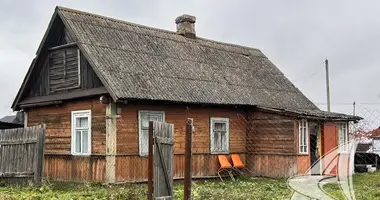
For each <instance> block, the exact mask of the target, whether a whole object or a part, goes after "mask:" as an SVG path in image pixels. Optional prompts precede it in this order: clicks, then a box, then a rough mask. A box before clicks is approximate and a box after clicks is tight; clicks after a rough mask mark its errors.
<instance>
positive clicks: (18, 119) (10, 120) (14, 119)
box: [0, 112, 24, 129]
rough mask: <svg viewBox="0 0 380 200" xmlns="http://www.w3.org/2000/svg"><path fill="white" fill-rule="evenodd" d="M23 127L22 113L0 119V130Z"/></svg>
mask: <svg viewBox="0 0 380 200" xmlns="http://www.w3.org/2000/svg"><path fill="white" fill-rule="evenodd" d="M21 127H24V120H23V113H22V112H17V114H16V115H8V116H5V117H3V118H1V119H0V129H10V128H21Z"/></svg>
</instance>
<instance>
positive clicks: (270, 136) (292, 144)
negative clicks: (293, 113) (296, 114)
mask: <svg viewBox="0 0 380 200" xmlns="http://www.w3.org/2000/svg"><path fill="white" fill-rule="evenodd" d="M248 118H249V121H250V130H249V133H248V135H247V148H248V150H247V151H248V152H250V153H260V154H265V153H267V154H295V153H296V152H297V148H296V144H297V143H296V141H297V140H296V139H297V137H296V136H297V134H296V132H297V131H298V128H297V127H298V124H297V122H296V120H295V119H294V118H289V117H285V116H281V115H275V114H268V113H263V112H253V113H251V114H250V115H249V117H248Z"/></svg>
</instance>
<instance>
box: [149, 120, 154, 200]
mask: <svg viewBox="0 0 380 200" xmlns="http://www.w3.org/2000/svg"><path fill="white" fill-rule="evenodd" d="M148 200H153V121H149V142H148Z"/></svg>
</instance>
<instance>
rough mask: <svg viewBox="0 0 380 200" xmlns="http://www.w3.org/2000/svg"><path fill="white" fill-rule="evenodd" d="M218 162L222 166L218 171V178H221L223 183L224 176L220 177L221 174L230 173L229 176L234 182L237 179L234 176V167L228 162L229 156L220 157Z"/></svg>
mask: <svg viewBox="0 0 380 200" xmlns="http://www.w3.org/2000/svg"><path fill="white" fill-rule="evenodd" d="M218 160H219V164H220V168H219V170H218V176H219V178H220V180H221V181H222V182H223V179H222V176H221V175H220V173H221V172H224V171H225V172H227V173H228V175H229V176H230V177H231V179H232V180H233V181H234V180H235V178H234V176H233V175H232V170H233V167H232V165H231V163H230V161H228V158H227V156H226V155H218Z"/></svg>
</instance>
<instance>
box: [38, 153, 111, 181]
mask: <svg viewBox="0 0 380 200" xmlns="http://www.w3.org/2000/svg"><path fill="white" fill-rule="evenodd" d="M105 163H106V161H105V157H104V156H103V155H92V156H72V155H52V154H49V155H45V162H44V171H45V173H44V175H45V177H47V178H51V179H54V180H70V181H94V182H103V181H104V174H105Z"/></svg>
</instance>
